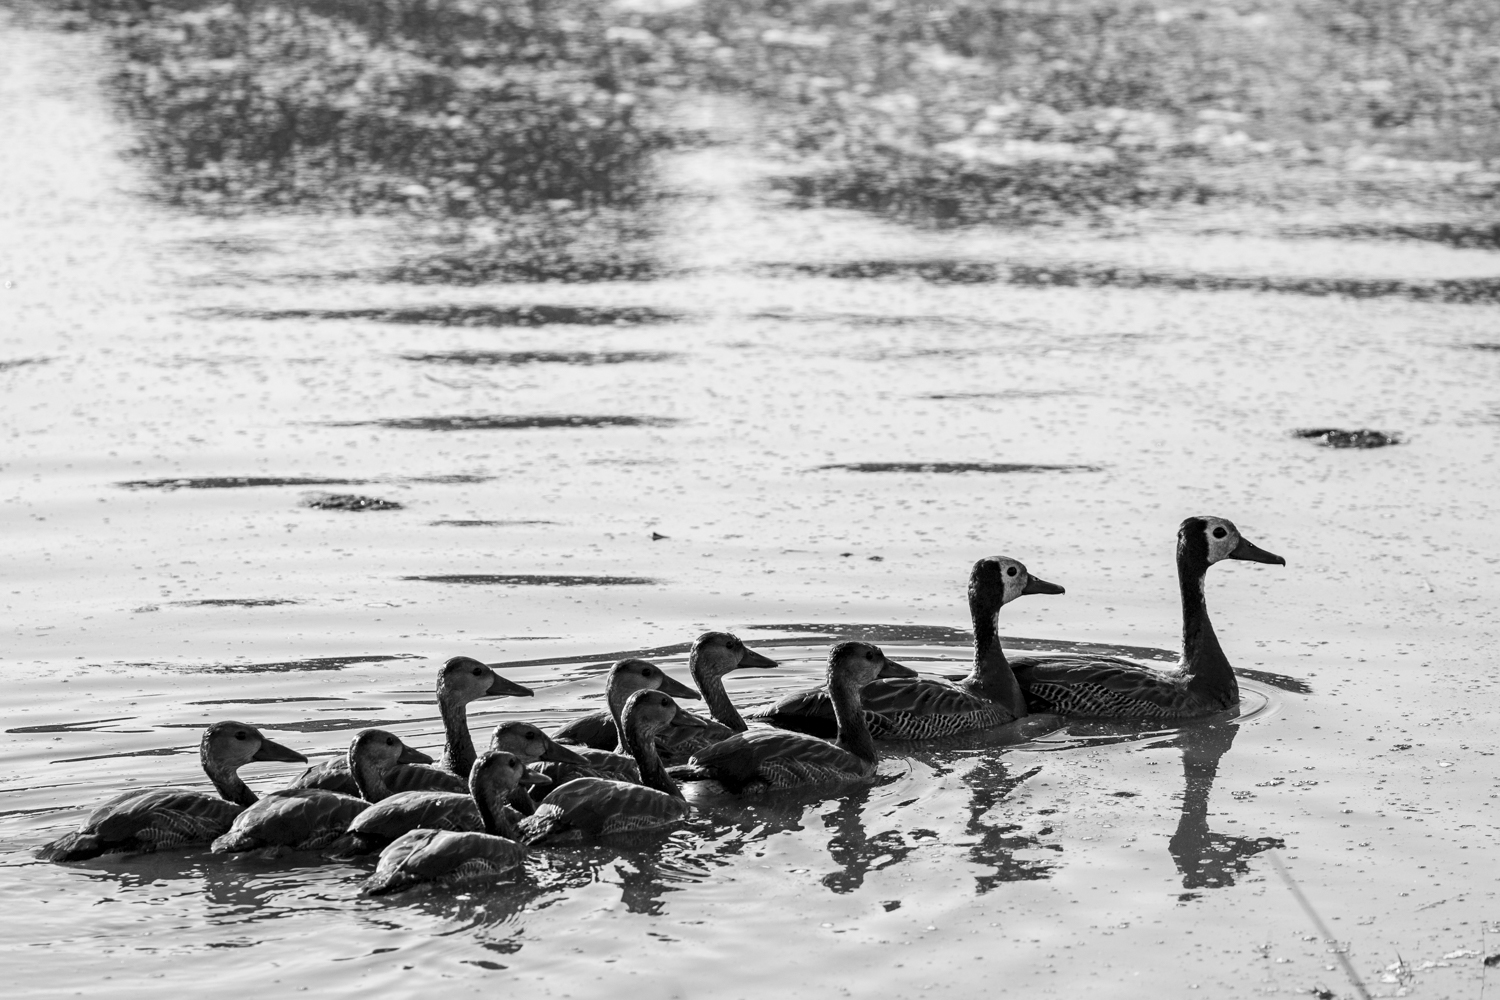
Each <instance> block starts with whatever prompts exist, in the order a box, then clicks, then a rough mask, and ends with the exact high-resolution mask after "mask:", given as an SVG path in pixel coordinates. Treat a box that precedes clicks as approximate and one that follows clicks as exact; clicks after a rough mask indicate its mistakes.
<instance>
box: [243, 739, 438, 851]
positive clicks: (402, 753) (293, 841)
mask: <svg viewBox="0 0 1500 1000" xmlns="http://www.w3.org/2000/svg"><path fill="white" fill-rule="evenodd" d="M430 763H432V758H431V757H429V756H427V755H426V754H425V753H423V752H422V751H420V750H414V749H412V748H411V747H409V746H407V745H406V744H405V743H402V742H401V740H400V738H399V737H397V736H395V735H394V734H392V733H388V732H386V731H385V730H383V729H366V730H363V731H362V732H360V733H359V735H357V736H355V737H354V740H353V741H352V742H351V743H350V744H349V773H350V774H351V775H353V776H354V782H355V786H356V787H357V788H358V789H359V792H360V795H359V796H354V795H345V794H344V793H342V792H331V791H329V790H328V789H326V788H283V789H280V790H279V791H275V792H268V793H266V797H265V798H263V799H261V800H260V801H259V802H257V803H255V804H254V805H252V806H250V807H249V808H248V809H246V810H245V811H244V812H242V813H240V814H239V815H238V816H236V817H235V819H234V824H233V825H232V826H231V827H230V828H229V832H227V833H225V834H224V835H223V836H221V837H219V838H218V839H217V840H215V841H214V844H213V851H214V853H215V854H226V853H236V852H240V851H253V850H255V849H256V848H257V847H273V848H289V849H291V850H294V851H300V850H312V849H314V848H318V847H323V846H325V845H327V844H328V843H329V842H330V841H332V840H334V839H335V838H337V837H339V836H341V835H342V834H343V833H344V831H345V830H347V829H348V828H349V824H350V822H352V821H353V819H354V817H355V816H358V815H359V814H360V813H362V812H364V811H365V810H366V809H367V808H369V806H370V804H371V803H372V802H378V801H380V800H381V799H383V798H385V797H386V796H388V795H390V794H391V791H392V790H391V788H390V787H389V786H388V785H387V784H386V778H387V776H388V775H389V774H390V772H391V771H392V770H394V769H395V768H396V766H397V765H400V764H430Z"/></svg>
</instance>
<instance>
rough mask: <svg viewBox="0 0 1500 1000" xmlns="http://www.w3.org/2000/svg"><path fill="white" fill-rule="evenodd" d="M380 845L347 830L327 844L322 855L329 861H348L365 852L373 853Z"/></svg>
mask: <svg viewBox="0 0 1500 1000" xmlns="http://www.w3.org/2000/svg"><path fill="white" fill-rule="evenodd" d="M381 846H382V845H379V844H374V843H371V842H370V840H369V839H367V838H365V837H362V836H360V835H359V834H357V833H354V832H352V831H351V832H349V833H346V834H344V835H343V836H342V837H340V838H338V839H337V840H335V841H334V842H333V843H331V844H329V845H328V850H326V851H324V852H323V856H324V857H325V858H328V859H329V860H330V861H348V860H349V859H350V858H358V857H361V856H363V855H366V854H374V853H375V852H376V851H378V850H380V848H381Z"/></svg>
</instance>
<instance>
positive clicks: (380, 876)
mask: <svg viewBox="0 0 1500 1000" xmlns="http://www.w3.org/2000/svg"><path fill="white" fill-rule="evenodd" d="M420 881H421V879H417V878H413V877H412V876H411V875H410V874H408V873H406V872H404V871H402V870H401V869H400V868H392V869H387V870H385V871H379V870H377V871H376V872H375V874H374V875H371V876H370V877H369V878H367V879H365V881H364V885H362V886H360V889H359V891H360V893H361V894H363V895H366V896H385V895H388V894H389V893H393V892H400V891H401V890H402V889H410V888H411V887H412V886H414V885H416V884H418V883H419V882H420Z"/></svg>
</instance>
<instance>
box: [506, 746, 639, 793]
mask: <svg viewBox="0 0 1500 1000" xmlns="http://www.w3.org/2000/svg"><path fill="white" fill-rule="evenodd" d="M579 755H580V756H581V757H583V759H584V761H585V762H586V763H583V764H574V763H570V762H568V761H543V762H541V763H539V764H533V765H531V769H532V770H533V771H535V772H537V773H538V774H544V775H546V776H547V778H548V779H550V780H551V782H552V791H551V792H549V793H548V794H547V795H545V796H544V797H543V798H544V800H545V799H550V798H551V797H552V796H553V795H555V794H556V793H557V790H558V789H559V788H561V787H562V786H563V785H565V784H566V783H568V782H570V781H573V780H574V779H577V778H607V779H609V780H612V781H624V782H628V783H630V784H635V785H639V784H640V783H641V768H640V765H639V764H637V763H636V762H635V758H634V757H630V756H628V755H626V754H622V753H610V752H609V751H607V750H580V751H579Z"/></svg>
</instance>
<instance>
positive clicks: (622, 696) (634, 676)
mask: <svg viewBox="0 0 1500 1000" xmlns="http://www.w3.org/2000/svg"><path fill="white" fill-rule="evenodd" d="M637 691H661V692H663V693H664V694H666V695H668V696H672V697H677V698H697V697H698V692H697V691H694V690H693V689H692V688H690V687H688V686H687V685H686V684H684V683H682V682H681V681H679V680H676V679H674V678H672V677H671V676H669V675H668V674H667V673H666V672H665V671H663V670H662V669H661V668H660V667H658V666H657V665H656V664H654V663H651V662H650V661H648V660H640V659H634V658H632V659H626V660H620V661H619V662H618V663H616V664H615V665H614V666H613V667H611V668H610V670H609V676H608V677H607V678H605V681H604V700H605V704H606V705H607V706H608V707H607V708H606V709H605V710H604V711H602V712H591V713H589V714H588V715H586V716H583V717H582V718H580V719H575V720H574V721H573V722H571V723H569V724H568V725H566V726H564V727H562V728H561V729H559V730H558V731H557V732H555V733H553V734H552V735H553V738H554V739H556V740H561V741H568V740H571V741H573V743H574V746H576V747H577V752H578V754H579V755H580V756H581V757H583V759H584V763H583V764H582V765H579V764H572V763H553V764H543V765H542V766H541V767H540V768H539V770H540V771H541V773H543V774H545V775H547V777H549V778H551V779H552V784H553V789H552V791H553V792H554V793H555V792H556V791H558V790H559V789H560V788H562V786H563V785H565V784H566V783H568V782H569V781H571V780H573V779H574V778H585V777H592V778H610V779H612V780H615V781H629V782H632V783H635V784H639V783H640V781H641V774H640V769H639V767H637V765H636V761H635V758H634V757H633V756H632V755H631V754H630V753H629V752H627V751H626V750H625V749H624V743H623V742H622V741H623V736H622V728H621V725H620V723H619V722H618V721H617V720H619V718H620V713H621V712H622V711H623V710H624V707H625V702H626V701H627V700H629V698H630V696H631V695H632V694H634V693H635V692H637ZM597 716H603V717H604V718H605V719H607V720H609V726H610V737H609V740H608V741H607V742H606V741H605V740H604V739H603V738H602V737H601V736H600V734H599V733H598V732H597V728H598V723H597V719H596V717H597ZM677 718H679V719H681V720H682V722H683V724H684V725H686V726H687V728H696V727H698V726H702V725H704V724H705V723H704V721H703V720H702V719H699V718H698V717H697V716H695V715H692V714H691V713H689V712H680V713H679V714H678V716H677ZM600 744H604V745H603V746H601V745H600ZM657 750H658V753H659V752H660V750H661V747H660V739H659V737H658V747H657Z"/></svg>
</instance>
